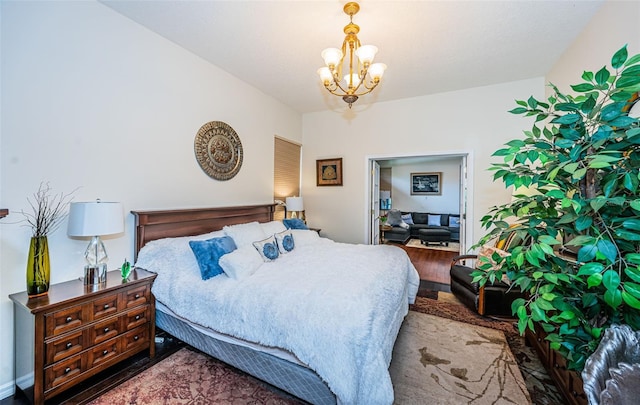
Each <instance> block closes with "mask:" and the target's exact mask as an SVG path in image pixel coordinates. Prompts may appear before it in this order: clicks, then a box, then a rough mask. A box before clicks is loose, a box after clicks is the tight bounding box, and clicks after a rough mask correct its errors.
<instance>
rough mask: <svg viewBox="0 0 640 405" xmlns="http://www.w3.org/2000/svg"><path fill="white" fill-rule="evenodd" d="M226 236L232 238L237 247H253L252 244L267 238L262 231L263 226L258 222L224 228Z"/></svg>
mask: <svg viewBox="0 0 640 405" xmlns="http://www.w3.org/2000/svg"><path fill="white" fill-rule="evenodd" d="M222 230H223V231H224V233H225V235H227V236H230V237H231V238H232V239H233V241H234V242H235V243H236V246H237V247H239V248H240V247H243V246H247V245H249V246H253V245H252V243H253V242H254V241H257V240H262V239H264V238H266V237H267V235H265V233H264V231H263V230H262V225H260V224H259V223H258V222H248V223H246V224H238V225H227V226H225V227H224V228H222Z"/></svg>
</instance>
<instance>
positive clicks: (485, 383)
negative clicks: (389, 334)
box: [389, 311, 531, 405]
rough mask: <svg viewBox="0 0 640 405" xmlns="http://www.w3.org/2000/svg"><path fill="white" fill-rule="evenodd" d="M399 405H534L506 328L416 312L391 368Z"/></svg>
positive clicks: (406, 324) (400, 337)
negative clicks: (510, 344) (504, 329)
mask: <svg viewBox="0 0 640 405" xmlns="http://www.w3.org/2000/svg"><path fill="white" fill-rule="evenodd" d="M389 371H390V373H391V380H392V381H393V387H394V392H395V403H396V404H443V405H444V404H452V405H453V404H529V403H531V400H530V398H529V393H528V392H527V388H526V386H525V383H524V380H523V379H522V375H521V374H520V370H519V369H518V365H517V364H516V361H515V358H514V357H513V354H512V353H511V351H510V350H509V345H508V344H507V340H506V339H505V335H504V333H503V332H501V331H499V330H496V329H490V328H485V327H481V326H475V325H470V324H465V323H461V322H457V321H453V320H450V319H445V318H441V317H437V316H433V315H427V314H422V313H419V312H415V311H411V312H409V315H407V317H406V318H405V321H404V323H403V324H402V328H401V329H400V333H399V335H398V340H397V341H396V345H395V347H394V350H393V360H392V361H391V367H390V368H389Z"/></svg>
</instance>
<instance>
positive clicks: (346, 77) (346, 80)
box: [344, 73, 360, 89]
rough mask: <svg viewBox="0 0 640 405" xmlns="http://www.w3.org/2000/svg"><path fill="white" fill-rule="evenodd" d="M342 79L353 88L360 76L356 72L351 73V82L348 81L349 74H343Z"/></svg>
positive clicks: (356, 85) (358, 81)
mask: <svg viewBox="0 0 640 405" xmlns="http://www.w3.org/2000/svg"><path fill="white" fill-rule="evenodd" d="M344 81H345V82H347V86H350V87H353V88H354V89H355V88H356V87H358V85H359V84H360V77H359V76H358V74H357V73H353V74H351V81H352V82H351V83H350V82H349V75H344Z"/></svg>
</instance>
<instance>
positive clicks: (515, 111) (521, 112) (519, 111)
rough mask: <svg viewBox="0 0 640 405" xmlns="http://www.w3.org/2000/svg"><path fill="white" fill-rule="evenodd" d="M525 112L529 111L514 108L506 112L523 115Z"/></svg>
mask: <svg viewBox="0 0 640 405" xmlns="http://www.w3.org/2000/svg"><path fill="white" fill-rule="evenodd" d="M527 111H529V110H528V109H526V108H523V107H516V108H514V109H513V110H509V111H508V112H510V113H511V114H524V113H526V112H527Z"/></svg>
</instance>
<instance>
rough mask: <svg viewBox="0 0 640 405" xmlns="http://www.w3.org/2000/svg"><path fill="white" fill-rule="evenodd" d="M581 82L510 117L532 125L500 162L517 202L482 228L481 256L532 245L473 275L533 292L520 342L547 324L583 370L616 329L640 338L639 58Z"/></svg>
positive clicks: (524, 303) (500, 174)
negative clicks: (513, 241) (514, 242)
mask: <svg viewBox="0 0 640 405" xmlns="http://www.w3.org/2000/svg"><path fill="white" fill-rule="evenodd" d="M582 79H583V81H582V82H581V83H579V84H576V85H574V86H571V88H572V90H573V92H575V95H569V94H565V93H562V92H561V91H560V90H559V89H558V88H557V87H555V86H553V85H551V87H552V89H553V95H552V96H551V97H549V98H548V100H537V99H535V98H534V97H530V98H529V99H528V100H526V101H525V100H521V101H516V103H517V104H518V106H517V107H516V108H514V109H513V110H511V111H510V112H511V113H513V114H520V115H524V116H526V117H533V120H534V121H535V122H534V124H533V127H532V128H531V129H530V130H527V131H524V136H523V137H521V138H518V139H514V140H512V141H510V142H507V143H506V144H505V145H506V147H504V148H502V149H499V150H498V151H496V152H495V153H494V156H497V157H500V158H502V162H500V163H495V164H492V167H491V170H493V171H494V172H495V173H494V180H501V181H502V182H504V184H505V186H506V187H514V189H515V190H516V194H515V196H514V200H512V202H510V203H509V204H506V205H502V206H497V207H493V208H492V209H491V210H490V212H489V213H488V215H486V216H484V217H483V218H482V224H483V226H484V227H486V228H487V229H488V233H487V234H486V235H485V236H484V237H483V238H482V239H481V240H480V242H479V245H480V244H486V243H487V242H489V241H490V240H491V239H493V238H496V237H498V238H507V237H509V235H511V234H514V236H518V237H519V238H521V239H522V240H526V242H525V243H524V244H522V245H520V246H517V247H513V248H510V251H509V253H510V255H507V256H502V255H499V254H494V255H493V258H492V260H493V261H495V262H496V263H497V266H494V265H493V264H490V263H486V264H484V265H481V266H480V267H483V268H484V270H482V271H476V272H475V273H474V276H475V280H476V281H479V282H480V283H481V284H482V285H484V283H486V282H487V281H489V280H490V281H493V280H495V279H500V278H501V277H503V275H506V276H507V277H508V278H509V279H510V280H511V282H512V285H513V288H520V289H521V290H522V291H524V292H526V297H527V298H526V299H518V300H516V301H515V302H514V303H513V305H512V311H513V313H514V315H517V318H518V329H519V331H520V333H521V334H522V333H524V332H525V330H526V329H527V328H530V329H531V330H533V328H534V324H535V323H537V324H539V325H540V326H541V327H542V328H543V329H544V330H545V331H546V332H547V333H548V335H547V339H548V340H550V341H551V347H552V348H553V349H555V350H557V351H559V352H560V353H561V354H562V355H564V356H565V357H566V358H567V360H568V365H569V368H571V369H575V370H578V371H580V370H582V368H583V366H584V363H585V360H586V359H587V358H588V356H589V355H590V354H591V353H592V352H593V351H594V350H595V349H596V347H597V345H598V343H599V341H600V338H601V335H602V332H603V330H604V329H605V328H607V327H608V326H609V325H612V324H627V325H629V326H631V328H633V329H634V330H638V329H640V268H639V266H640V189H639V183H640V123H639V120H638V119H637V118H634V117H632V116H630V115H629V109H630V108H631V106H632V105H633V100H635V99H637V97H638V92H639V91H640V55H635V56H633V57H628V54H627V49H626V46H625V47H623V48H622V49H620V50H619V51H617V52H616V53H615V55H614V56H613V58H612V60H611V67H606V66H605V67H603V68H602V69H600V70H599V71H597V72H595V73H593V72H584V73H583V74H582ZM520 190H525V191H526V192H523V193H519V191H520ZM514 224H515V226H513V225H514ZM562 247H564V248H567V251H566V252H567V253H563V250H562V249H561V248H562ZM571 252H573V253H575V255H571V254H569V253H571Z"/></svg>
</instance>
